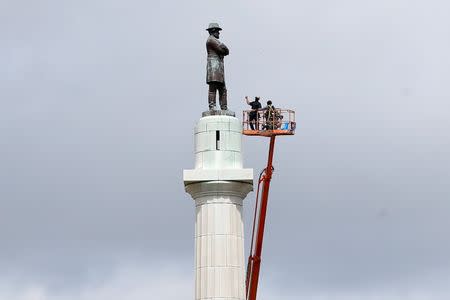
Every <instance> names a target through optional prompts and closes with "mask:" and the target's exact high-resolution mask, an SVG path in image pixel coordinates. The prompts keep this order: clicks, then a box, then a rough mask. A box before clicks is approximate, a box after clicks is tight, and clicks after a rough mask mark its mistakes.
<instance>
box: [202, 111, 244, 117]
mask: <svg viewBox="0 0 450 300" xmlns="http://www.w3.org/2000/svg"><path fill="white" fill-rule="evenodd" d="M207 116H231V117H236V114H235V113H234V111H231V110H207V111H204V112H203V113H202V117H207Z"/></svg>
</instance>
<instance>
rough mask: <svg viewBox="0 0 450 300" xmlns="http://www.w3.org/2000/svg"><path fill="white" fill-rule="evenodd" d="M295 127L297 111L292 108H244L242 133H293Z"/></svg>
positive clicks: (255, 134)
mask: <svg viewBox="0 0 450 300" xmlns="http://www.w3.org/2000/svg"><path fill="white" fill-rule="evenodd" d="M295 128H296V123H295V111H293V110H291V109H282V108H275V109H273V110H270V111H269V110H267V109H260V110H258V111H254V110H244V111H243V113H242V133H243V134H245V135H250V136H267V137H270V136H275V135H293V134H295Z"/></svg>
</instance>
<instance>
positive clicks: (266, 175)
mask: <svg viewBox="0 0 450 300" xmlns="http://www.w3.org/2000/svg"><path fill="white" fill-rule="evenodd" d="M255 113H256V116H255ZM285 116H287V118H285ZM295 127H296V123H295V112H294V111H293V110H283V109H276V110H275V112H272V114H268V113H267V111H266V110H261V111H244V113H243V134H245V135H251V136H266V137H270V144H269V156H268V159H267V166H266V168H265V169H264V171H263V172H261V174H260V176H259V179H258V190H257V193H256V203H255V214H254V218H253V229H252V240H251V245H250V255H249V258H248V264H247V276H246V282H245V284H246V292H247V300H256V293H257V291H258V280H259V272H260V268H261V254H262V247H263V240H264V227H265V223H266V213H267V203H268V200H269V188H270V180H271V179H272V173H273V165H272V162H273V154H274V149H275V137H276V136H277V135H293V134H294V133H295ZM261 184H262V191H261V201H259V192H260V186H261Z"/></svg>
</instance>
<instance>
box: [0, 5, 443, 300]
mask: <svg viewBox="0 0 450 300" xmlns="http://www.w3.org/2000/svg"><path fill="white" fill-rule="evenodd" d="M0 8H1V9H0V11H1V12H0V22H1V24H2V26H1V29H0V40H1V45H2V46H1V47H0V65H2V66H3V68H1V70H0V103H1V104H2V109H1V110H0V166H1V168H0V207H1V209H0V243H1V250H0V270H1V271H0V287H4V288H0V290H2V291H6V292H3V294H0V299H13V300H15V299H24V300H25V299H27V300H28V299H49V300H52V299H56V297H59V298H58V299H74V298H77V299H103V298H102V297H104V298H106V297H109V296H111V295H113V294H117V295H124V294H127V295H130V293H134V291H135V292H136V293H137V294H135V296H133V297H135V298H136V299H137V298H140V296H139V295H144V296H145V295H148V294H146V293H149V292H150V291H152V290H153V291H155V290H158V291H161V293H163V292H164V291H165V290H166V289H160V288H159V287H160V286H164V284H165V283H164V282H165V281H166V280H170V279H169V278H178V279H179V286H180V289H183V291H187V292H185V294H186V293H187V296H186V299H187V298H191V294H192V293H191V294H189V293H190V291H193V286H192V287H191V283H192V282H191V281H192V278H191V275H192V274H190V273H189V272H190V269H189V268H191V265H192V261H193V238H192V236H193V222H194V219H193V203H192V200H191V199H189V197H188V195H186V194H185V193H184V191H183V187H182V182H181V170H182V169H183V168H190V167H192V165H193V154H192V148H193V139H192V130H193V126H194V124H195V121H196V119H197V118H199V117H200V112H201V111H202V110H204V109H205V108H206V86H205V83H204V75H205V74H204V72H205V49H204V42H205V38H206V32H205V31H204V28H205V26H207V24H208V23H209V22H210V21H212V20H214V21H216V20H217V21H218V22H220V23H221V25H222V26H223V28H224V31H223V34H222V35H221V38H222V39H223V40H224V41H225V42H226V43H227V45H230V49H231V54H230V56H229V57H227V61H226V68H227V69H226V76H227V85H228V88H229V95H230V102H231V107H232V109H233V110H235V111H236V112H238V114H239V112H240V111H241V110H242V109H245V108H246V106H245V105H244V102H243V100H242V99H243V96H245V95H251V96H253V95H260V96H262V98H263V99H264V100H266V99H271V100H273V101H274V102H275V104H276V105H277V106H279V107H291V108H294V109H296V110H297V117H298V124H299V126H298V131H297V135H296V136H295V137H292V138H280V139H279V140H278V142H277V143H278V144H277V149H276V154H277V157H276V160H275V161H276V166H275V167H276V174H275V177H274V180H273V185H272V190H271V200H270V211H269V216H268V222H269V226H268V228H267V237H266V239H265V242H266V244H265V249H264V257H263V274H262V276H263V277H262V282H261V284H262V290H261V293H260V295H261V296H263V295H265V296H267V297H272V298H273V299H275V298H276V297H275V296H276V295H279V294H280V293H281V291H284V293H286V295H285V296H284V299H289V297H292V298H294V297H295V296H290V295H301V294H302V293H303V294H304V295H305V297H308V298H310V299H360V298H364V299H399V298H401V299H433V300H434V299H444V298H445V296H446V295H448V294H449V291H448V288H446V282H447V281H448V278H449V276H450V260H449V258H448V253H449V251H450V243H449V241H448V238H447V236H448V234H449V230H448V228H449V225H450V224H449V221H448V211H449V209H450V204H449V201H448V200H449V195H450V193H449V183H450V174H449V170H450V159H449V154H448V153H449V152H450V140H449V138H448V131H449V129H450V121H449V120H450V109H449V108H450V107H449V104H448V103H447V101H448V99H449V96H450V92H449V90H448V84H449V82H448V78H450V74H449V73H450V71H449V70H450V59H449V56H448V53H449V50H450V39H449V38H448V37H449V36H450V32H449V31H450V29H449V28H450V26H449V25H450V24H449V20H448V18H447V13H446V12H447V11H448V10H449V9H450V7H449V4H448V3H447V2H445V1H437V0H435V1H426V2H425V1H412V2H411V1H400V0H398V1H377V2H370V1H363V2H361V1H354V0H348V1H340V2H339V3H337V2H332V1H315V2H314V3H309V2H304V1H300V2H299V1H287V2H271V1H257V2H256V1H247V2H243V3H242V2H238V1H232V2H230V1H229V2H227V3H226V4H225V3H222V2H219V1H208V2H207V1H199V2H195V3H192V2H185V1H164V2H157V1H151V2H144V1H132V2H127V3H125V2H121V1H108V2H104V1H81V2H80V1H78V2H77V3H62V2H60V1H59V2H58V1H50V0H47V1H40V2H39V4H34V3H28V2H26V1H14V2H12V1H4V2H2V3H0ZM244 147H245V148H244V151H245V155H246V156H245V159H246V162H245V165H246V166H248V167H253V168H255V171H258V170H259V169H260V168H262V167H263V165H264V162H265V158H266V151H267V141H266V140H259V139H253V138H245V139H244ZM253 196H254V195H250V196H249V198H248V199H247V200H246V201H247V202H246V204H247V206H246V208H245V209H246V211H245V213H246V222H247V224H246V225H249V224H250V218H251V209H252V208H251V205H252V204H253V200H252V197H253ZM247 228H248V227H247ZM174 257H176V259H174ZM130 261H132V262H133V263H132V266H131V267H130V266H128V264H129V262H130ZM174 262H175V264H177V263H180V264H181V266H180V267H179V268H175V269H173V268H172V269H170V267H168V266H173V264H174ZM155 265H158V266H159V267H158V268H156V267H154V266H155ZM122 268H125V269H128V268H131V269H133V270H132V271H129V272H131V273H133V274H132V278H134V279H135V283H133V284H132V285H130V281H128V279H126V278H125V277H124V276H123V275H122V273H125V274H127V272H128V271H121V270H122ZM166 268H168V269H169V270H168V271H167V272H166V274H167V275H166V277H164V276H163V277H159V276H158V274H159V272H162V271H161V270H165V269H166ZM118 270H119V271H118ZM180 272H181V273H180ZM111 274H118V275H117V276H116V275H111ZM180 274H181V275H180ZM114 276H116V277H114ZM158 278H159V279H158ZM178 279H177V280H178ZM18 282H19V283H18ZM98 282H103V283H102V284H103V285H101V284H99V285H100V286H101V287H100V288H99V287H98V286H97V287H95V286H94V287H92V285H96V284H97V283H98ZM146 284H150V285H149V286H144V285H146ZM114 286H119V287H118V289H119V288H121V290H120V291H118V290H116V289H115V288H114ZM189 288H191V290H189ZM80 293H81V294H80ZM83 293H84V294H83ZM138 293H141V294H138ZM155 293H156V292H155ZM80 295H82V297H81V296H80ZM165 296H167V297H164V298H165V299H170V295H165ZM83 297H84V298H83ZM133 297H132V296H129V297H127V299H133ZM146 297H148V296H146ZM408 297H409V298H408ZM108 299H111V297H109V298H108ZM118 299H123V296H122V297H119V298H118Z"/></svg>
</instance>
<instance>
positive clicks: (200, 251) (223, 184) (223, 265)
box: [183, 115, 253, 300]
mask: <svg viewBox="0 0 450 300" xmlns="http://www.w3.org/2000/svg"><path fill="white" fill-rule="evenodd" d="M241 132H242V128H241V123H240V121H239V120H238V119H237V118H235V117H233V116H229V115H211V116H205V117H202V118H201V119H200V120H199V122H198V123H197V126H196V127H195V169H192V170H184V172H183V180H184V184H185V188H186V191H187V192H188V193H189V194H191V196H192V198H193V199H194V200H195V206H196V222H195V282H196V283H195V285H196V288H195V299H196V300H206V299H208V300H232V299H233V300H236V299H238V300H245V274H244V273H245V259H244V228H243V227H244V225H243V223H244V222H243V215H242V202H243V199H244V198H245V197H246V195H247V194H248V193H249V192H250V191H252V190H253V169H243V168H242V153H241V140H242V133H241Z"/></svg>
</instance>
